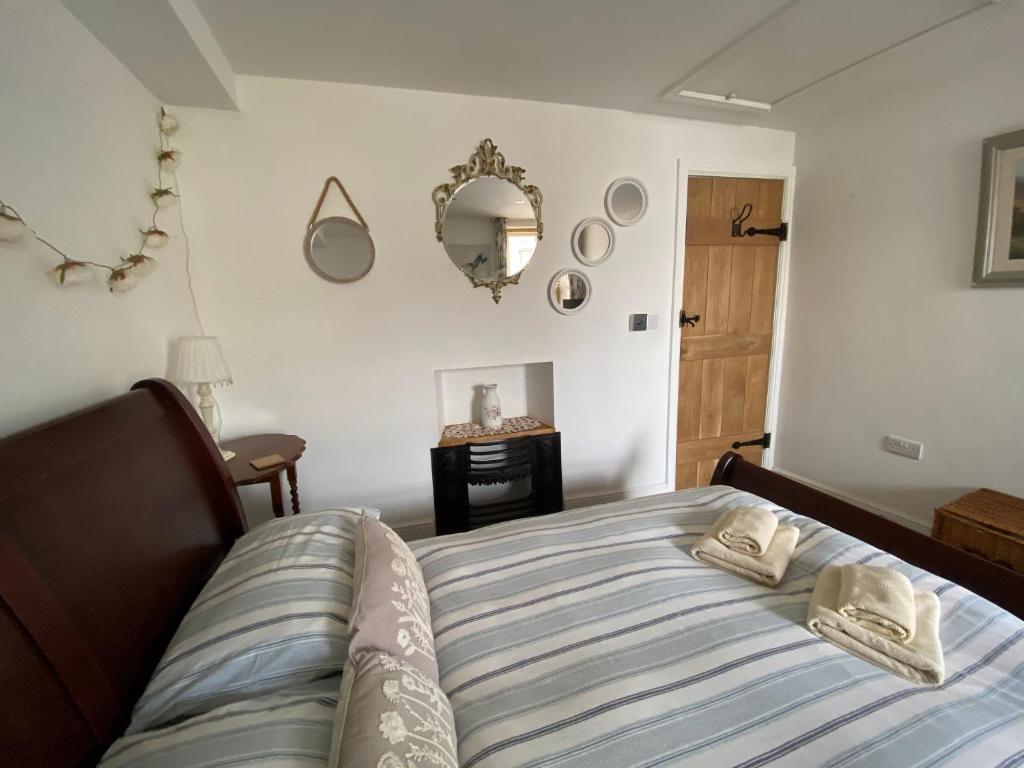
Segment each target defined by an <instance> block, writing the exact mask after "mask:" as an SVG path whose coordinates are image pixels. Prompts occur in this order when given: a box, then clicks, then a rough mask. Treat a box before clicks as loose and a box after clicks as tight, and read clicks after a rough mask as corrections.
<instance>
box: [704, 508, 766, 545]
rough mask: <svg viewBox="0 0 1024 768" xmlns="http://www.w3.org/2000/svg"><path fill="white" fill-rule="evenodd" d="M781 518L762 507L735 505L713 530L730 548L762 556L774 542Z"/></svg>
mask: <svg viewBox="0 0 1024 768" xmlns="http://www.w3.org/2000/svg"><path fill="white" fill-rule="evenodd" d="M778 527H779V518H777V517H776V516H775V513H773V512H769V511H768V510H767V509H762V508H761V507H735V508H734V509H730V510H729V511H728V512H726V513H725V514H724V515H722V516H721V517H719V518H718V520H717V521H716V522H715V525H714V526H713V527H712V530H714V531H715V534H714V535H715V538H717V539H718V540H719V541H720V542H722V543H723V544H725V546H727V547H728V548H729V549H731V550H734V551H736V552H742V553H744V554H746V555H753V556H754V557H760V556H761V555H763V554H764V553H765V552H766V551H767V550H768V545H769V544H771V543H772V537H773V536H774V535H775V530H776V529H777V528H778Z"/></svg>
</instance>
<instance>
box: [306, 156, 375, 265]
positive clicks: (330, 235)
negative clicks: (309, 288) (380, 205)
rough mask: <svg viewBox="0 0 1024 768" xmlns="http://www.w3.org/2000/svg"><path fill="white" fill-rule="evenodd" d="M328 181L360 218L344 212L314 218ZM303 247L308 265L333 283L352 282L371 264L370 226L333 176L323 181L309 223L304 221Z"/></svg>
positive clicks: (317, 212) (317, 214)
mask: <svg viewBox="0 0 1024 768" xmlns="http://www.w3.org/2000/svg"><path fill="white" fill-rule="evenodd" d="M331 184H334V185H336V186H337V187H338V190H339V191H340V192H341V194H342V195H343V196H344V198H345V202H347V203H348V204H349V207H350V208H351V209H352V212H353V213H354V214H355V215H356V218H357V219H359V221H353V220H352V219H348V218H345V217H344V216H327V217H325V218H323V219H318V218H317V216H319V215H320V208H321V207H322V206H323V204H324V198H326V197H327V192H328V190H329V189H330V188H331ZM302 251H303V253H305V254H306V263H307V264H309V268H310V269H312V270H313V271H314V272H315V273H316V274H317V275H319V276H320V277H322V278H323V279H324V280H329V281H330V282H332V283H354V282H355V281H356V280H359V279H361V278H363V277H365V276H366V273H367V272H369V271H370V270H371V269H372V268H373V261H374V258H375V249H374V247H373V239H372V238H371V237H370V228H369V227H368V226H367V225H366V219H364V218H363V215H362V214H361V213H359V209H358V208H356V204H355V203H353V202H352V198H351V197H349V194H348V192H347V191H346V189H345V187H344V186H342V183H341V182H340V181H338V178H337V177H336V176H329V177H328V178H327V181H325V182H324V188H323V191H322V192H320V198H319V199H318V200H317V201H316V208H314V209H313V215H312V216H310V217H309V224H307V225H306V237H305V240H304V241H303V243H302Z"/></svg>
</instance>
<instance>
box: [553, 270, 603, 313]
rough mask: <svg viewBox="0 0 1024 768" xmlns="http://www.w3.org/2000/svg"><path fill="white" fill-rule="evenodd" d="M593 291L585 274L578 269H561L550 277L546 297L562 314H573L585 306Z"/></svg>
mask: <svg viewBox="0 0 1024 768" xmlns="http://www.w3.org/2000/svg"><path fill="white" fill-rule="evenodd" d="M593 292H594V289H593V288H592V287H591V285H590V280H588V279H587V276H586V275H584V274H583V273H582V272H580V271H579V270H578V269H563V270H562V271H561V272H559V273H558V274H557V275H555V276H554V277H553V278H551V285H550V286H549V287H548V298H549V299H550V300H551V306H553V307H554V308H555V309H556V310H557V311H559V312H561V313H562V314H563V315H574V314H576V313H577V312H579V311H580V310H581V309H583V308H584V307H585V306H587V302H589V301H590V296H591V295H592V294H593Z"/></svg>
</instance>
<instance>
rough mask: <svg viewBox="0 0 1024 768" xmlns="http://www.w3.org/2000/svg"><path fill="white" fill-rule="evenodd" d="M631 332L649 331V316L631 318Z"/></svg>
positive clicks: (639, 315) (642, 315) (637, 315)
mask: <svg viewBox="0 0 1024 768" xmlns="http://www.w3.org/2000/svg"><path fill="white" fill-rule="evenodd" d="M629 330H631V331H646V330H647V314H646V313H644V314H636V315H630V316H629Z"/></svg>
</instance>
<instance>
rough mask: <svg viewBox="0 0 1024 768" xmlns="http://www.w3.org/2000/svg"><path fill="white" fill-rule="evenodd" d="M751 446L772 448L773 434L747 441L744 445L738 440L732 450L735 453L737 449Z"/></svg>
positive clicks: (767, 433) (766, 433) (768, 433)
mask: <svg viewBox="0 0 1024 768" xmlns="http://www.w3.org/2000/svg"><path fill="white" fill-rule="evenodd" d="M750 445H760V446H761V447H762V448H771V447H772V433H771V432H765V433H764V434H763V435H761V437H759V438H757V440H747V441H745V442H742V443H741V442H740V441H739V440H737V441H736V442H735V443H733V444H732V449H733V450H734V451H735V450H736V449H737V448H743V447H745V446H750Z"/></svg>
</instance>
